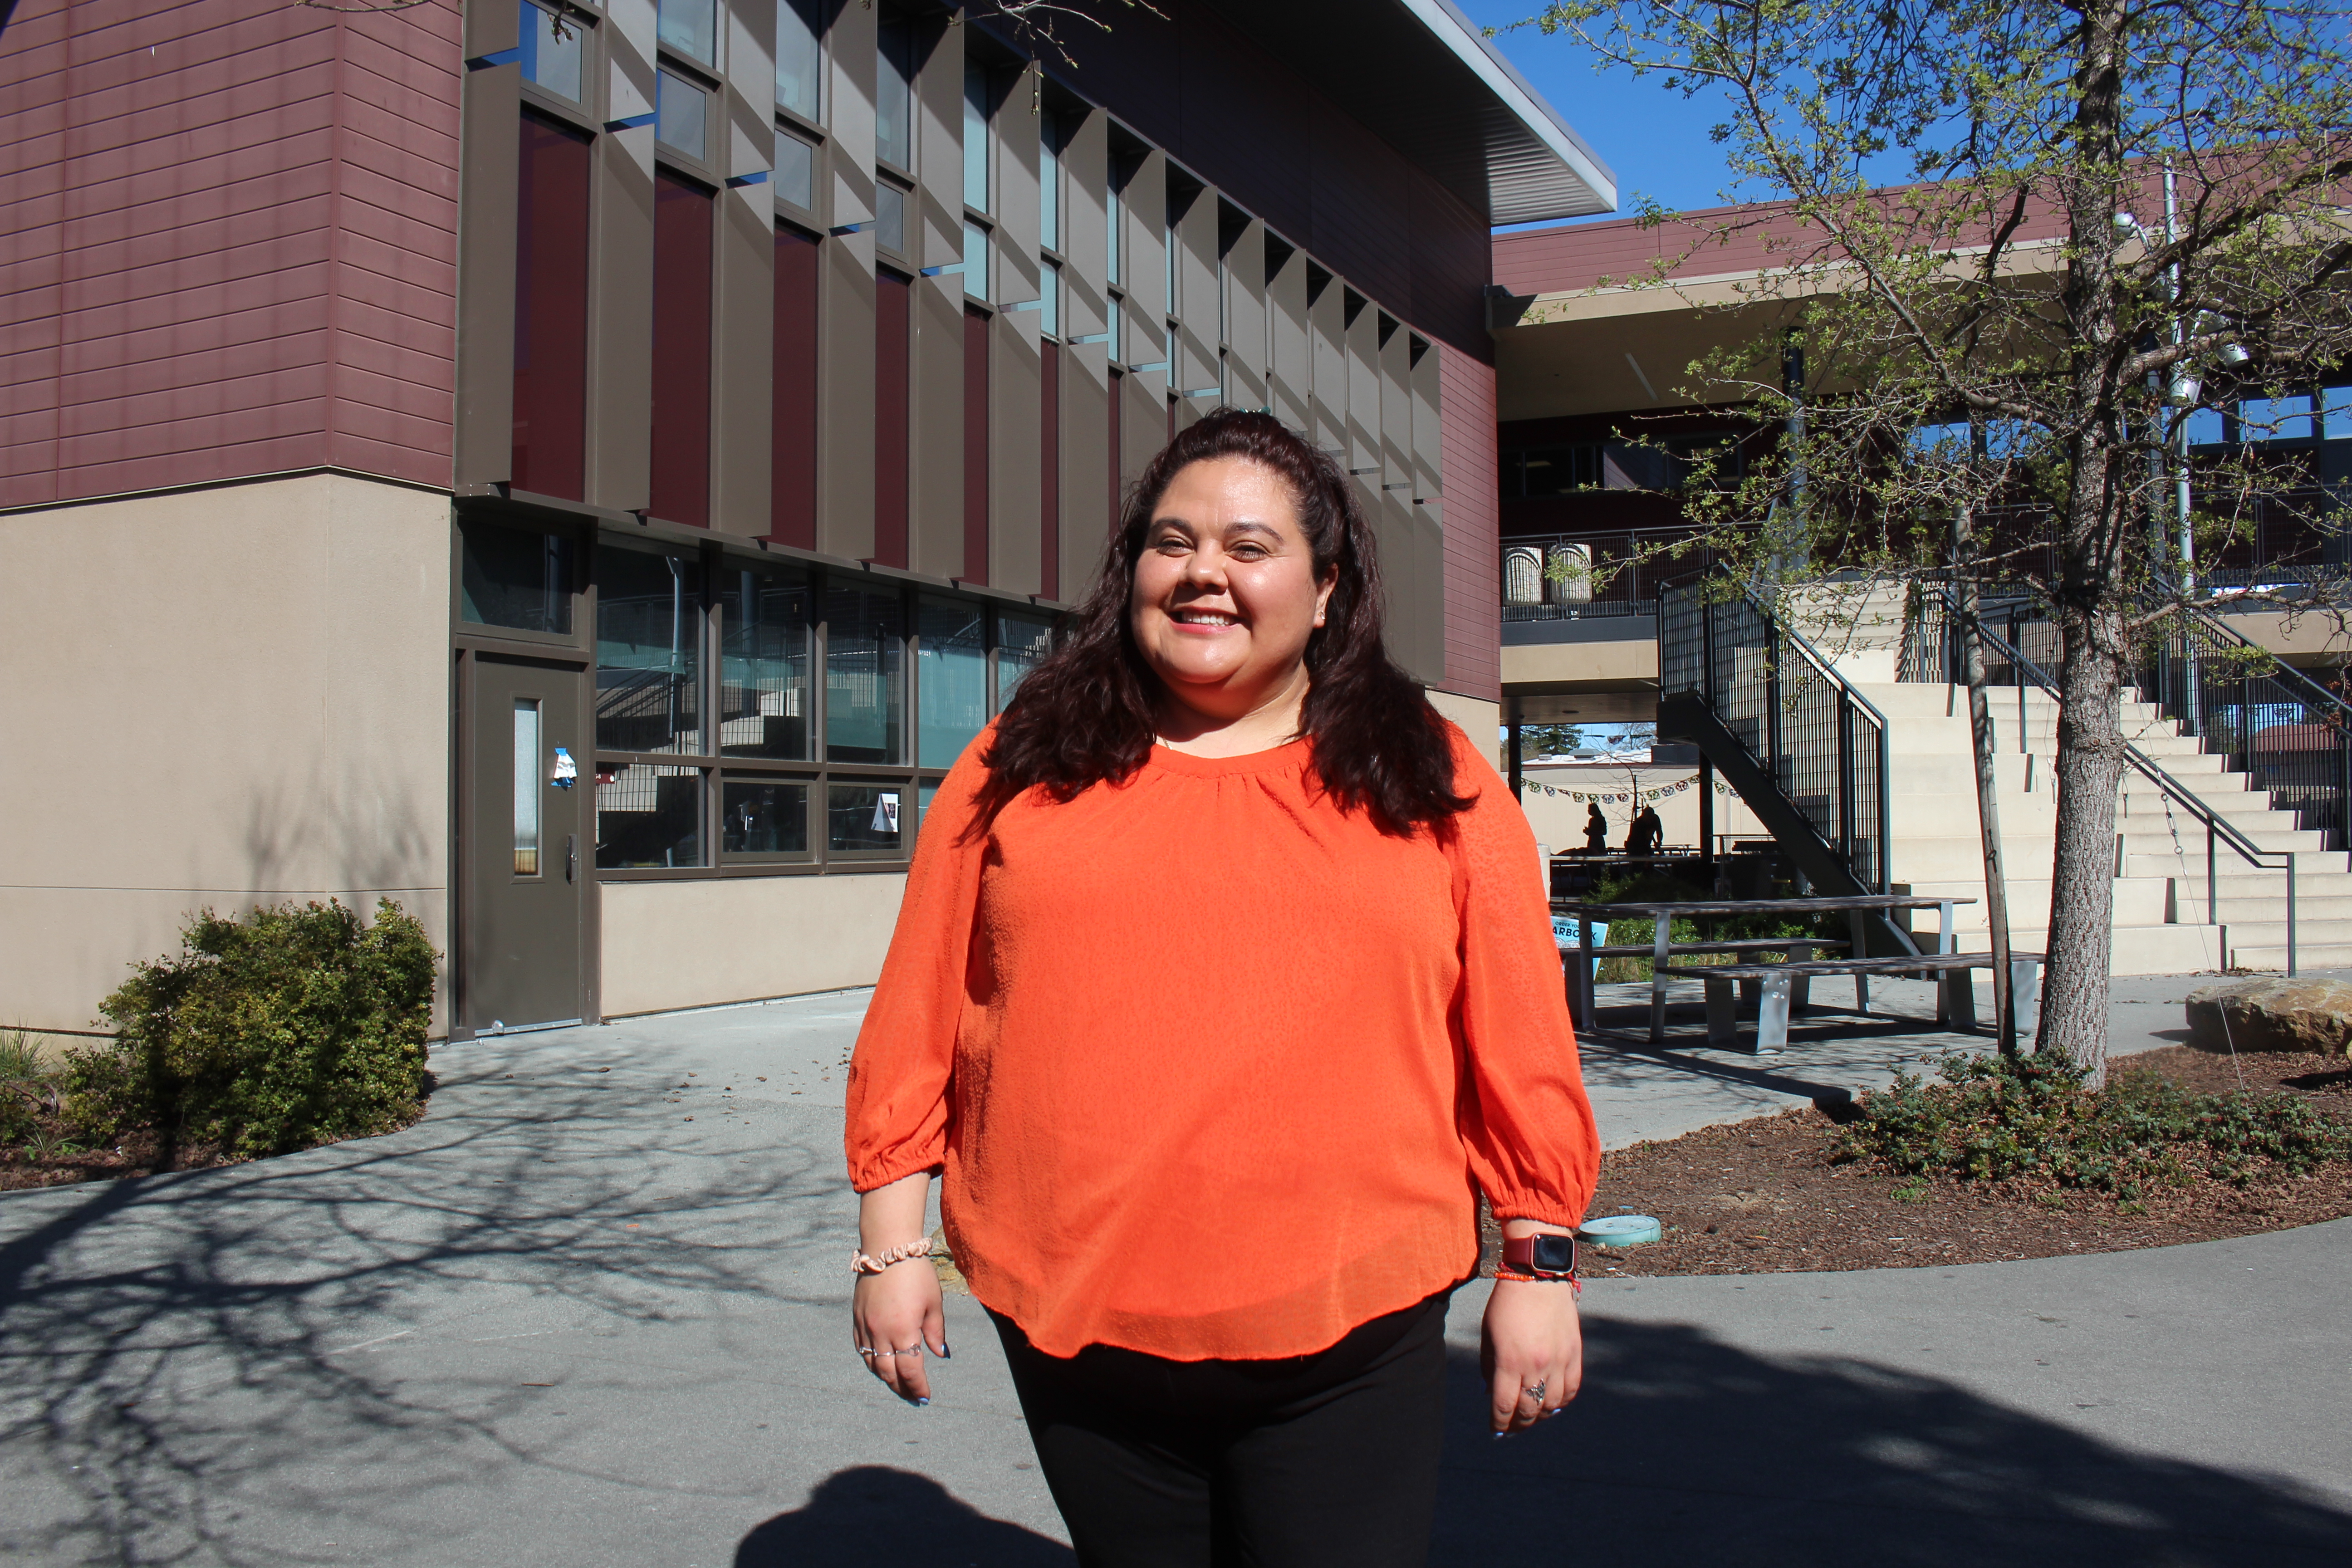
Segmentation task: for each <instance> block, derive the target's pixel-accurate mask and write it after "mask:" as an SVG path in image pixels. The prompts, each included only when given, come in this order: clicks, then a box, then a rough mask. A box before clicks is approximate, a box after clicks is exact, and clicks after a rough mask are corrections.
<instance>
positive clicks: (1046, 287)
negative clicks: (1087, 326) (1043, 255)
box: [1037, 261, 1062, 338]
mask: <svg viewBox="0 0 2352 1568" xmlns="http://www.w3.org/2000/svg"><path fill="white" fill-rule="evenodd" d="M1037 281H1038V282H1039V283H1040V284H1042V285H1043V287H1042V288H1040V289H1039V290H1038V300H1037V327H1038V330H1039V331H1042V332H1044V333H1045V335H1046V336H1047V337H1049V338H1058V337H1060V336H1061V335H1062V264H1061V263H1060V262H1058V261H1048V262H1045V263H1044V264H1043V265H1042V268H1041V270H1040V271H1039V273H1038V277H1037Z"/></svg>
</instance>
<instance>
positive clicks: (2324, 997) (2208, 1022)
mask: <svg viewBox="0 0 2352 1568" xmlns="http://www.w3.org/2000/svg"><path fill="white" fill-rule="evenodd" d="M2189 1044H2190V1045H2191V1046H2194V1047H2197V1048H2198V1049H2199V1050H2204V1051H2226V1050H2229V1049H2231V1047H2236V1048H2237V1049H2239V1050H2242V1051H2311V1052H2317V1053H2319V1054H2321V1055H2323V1056H2331V1057H2340V1056H2345V1055H2347V1050H2352V984H2345V983H2344V982H2343V981H2341V980H2300V979H2298V980H2289V979H2286V978H2284V977H2283V976H2279V975H2268V976H2264V977H2263V978H2260V979H2254V980H2233V981H2231V982H2230V983H2229V984H2224V985H2208V986H2206V987H2204V988H2203V989H2201V990H2198V991H2191V992H2190V993H2189Z"/></svg>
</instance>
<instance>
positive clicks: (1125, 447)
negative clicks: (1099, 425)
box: [1118, 370, 1168, 495]
mask: <svg viewBox="0 0 2352 1568" xmlns="http://www.w3.org/2000/svg"><path fill="white" fill-rule="evenodd" d="M1119 388H1120V394H1121V396H1122V399H1123V401H1122V403H1121V405H1120V408H1119V419H1118V437H1119V439H1118V482H1119V489H1120V493H1121V494H1122V495H1124V494H1125V492H1126V489H1127V487H1128V486H1129V485H1131V484H1133V483H1134V482H1135V481H1136V480H1137V479H1141V478H1142V477H1143V470H1144V468H1145V467H1146V466H1148V465H1149V464H1150V461H1151V459H1152V458H1155V457H1157V456H1159V455H1160V447H1164V446H1166V445H1167V444H1168V378H1167V376H1166V375H1164V374H1161V373H1160V372H1159V371H1156V370H1146V371H1129V373H1128V374H1126V375H1124V376H1122V377H1121V378H1120V379H1119Z"/></svg>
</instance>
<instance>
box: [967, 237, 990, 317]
mask: <svg viewBox="0 0 2352 1568" xmlns="http://www.w3.org/2000/svg"><path fill="white" fill-rule="evenodd" d="M963 291H964V292H965V293H967V294H969V295H971V297H972V298H973V299H975V300H986V299H987V298H988V230H987V229H985V228H983V227H982V226H980V225H979V224H976V223H974V222H972V221H971V219H970V218H966V219H964V220H963Z"/></svg>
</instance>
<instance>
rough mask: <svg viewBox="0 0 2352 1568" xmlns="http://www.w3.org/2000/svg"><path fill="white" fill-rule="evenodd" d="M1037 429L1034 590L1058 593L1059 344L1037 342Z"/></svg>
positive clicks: (1051, 595) (1052, 595) (1057, 595)
mask: <svg viewBox="0 0 2352 1568" xmlns="http://www.w3.org/2000/svg"><path fill="white" fill-rule="evenodd" d="M1037 382H1038V386H1039V389H1040V394H1039V402H1040V407H1039V410H1038V419H1037V429H1038V437H1037V438H1038V445H1039V450H1038V454H1037V464H1038V476H1037V482H1038V491H1037V528H1038V534H1039V538H1038V550H1039V552H1040V561H1041V563H1042V564H1041V565H1040V567H1039V572H1038V575H1039V579H1040V580H1039V582H1038V584H1037V591H1038V592H1039V593H1040V594H1042V595H1045V597H1046V598H1048V599H1058V598H1060V597H1061V596H1062V345H1061V344H1059V343H1056V342H1047V343H1043V344H1040V345H1039V353H1038V377H1037Z"/></svg>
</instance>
